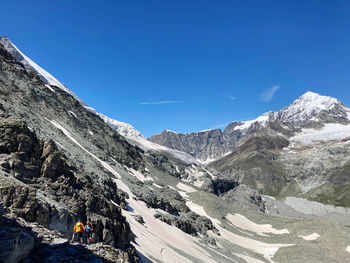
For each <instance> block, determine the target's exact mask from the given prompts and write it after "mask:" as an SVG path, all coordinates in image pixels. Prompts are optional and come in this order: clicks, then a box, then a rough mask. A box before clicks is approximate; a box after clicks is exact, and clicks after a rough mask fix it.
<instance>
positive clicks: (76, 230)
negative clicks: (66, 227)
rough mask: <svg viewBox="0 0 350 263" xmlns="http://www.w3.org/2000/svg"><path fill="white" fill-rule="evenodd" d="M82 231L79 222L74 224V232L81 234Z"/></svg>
mask: <svg viewBox="0 0 350 263" xmlns="http://www.w3.org/2000/svg"><path fill="white" fill-rule="evenodd" d="M82 231H83V229H82V227H81V223H80V222H78V223H76V224H75V232H82Z"/></svg>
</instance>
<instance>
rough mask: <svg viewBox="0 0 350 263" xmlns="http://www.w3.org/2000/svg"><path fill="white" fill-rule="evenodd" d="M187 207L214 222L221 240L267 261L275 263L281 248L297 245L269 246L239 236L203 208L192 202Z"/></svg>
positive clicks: (187, 203)
mask: <svg viewBox="0 0 350 263" xmlns="http://www.w3.org/2000/svg"><path fill="white" fill-rule="evenodd" d="M186 205H187V206H188V207H189V208H190V209H191V210H192V211H194V212H196V213H197V214H199V215H201V216H205V217H207V218H209V219H210V220H211V221H212V222H213V224H214V226H215V227H216V228H217V229H218V230H219V232H220V236H219V238H220V239H224V240H226V241H228V242H230V243H232V244H235V245H238V246H240V247H243V248H246V249H248V250H250V251H253V252H255V253H258V254H261V255H263V257H264V258H265V259H267V260H268V261H270V262H271V263H273V261H272V258H273V257H274V255H275V254H276V252H277V251H278V249H279V248H281V247H289V246H294V245H295V244H269V243H264V242H261V241H257V240H254V239H251V238H247V237H243V236H240V235H237V234H235V233H232V232H229V231H228V230H227V229H225V228H223V227H221V225H220V221H219V220H217V219H215V218H212V217H210V216H208V214H207V213H206V212H205V210H204V208H203V207H202V206H200V205H197V204H195V203H192V202H190V201H188V202H186Z"/></svg>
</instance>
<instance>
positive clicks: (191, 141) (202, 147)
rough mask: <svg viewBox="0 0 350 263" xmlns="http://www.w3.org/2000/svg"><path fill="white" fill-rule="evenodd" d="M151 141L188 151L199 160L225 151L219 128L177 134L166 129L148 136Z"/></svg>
mask: <svg viewBox="0 0 350 263" xmlns="http://www.w3.org/2000/svg"><path fill="white" fill-rule="evenodd" d="M149 140H150V141H151V142H154V143H157V144H160V145H163V146H166V147H168V148H171V149H175V150H179V151H183V152H186V153H189V154H190V155H192V156H193V157H195V158H197V159H201V160H207V159H213V158H217V157H218V156H222V155H223V154H225V153H226V151H225V148H224V140H223V136H222V132H221V130H220V129H216V130H207V131H202V132H195V133H188V134H179V133H174V132H172V131H169V130H166V131H163V132H162V133H161V134H158V135H153V136H152V137H150V138H149Z"/></svg>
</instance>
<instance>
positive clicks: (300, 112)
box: [274, 91, 343, 122]
mask: <svg viewBox="0 0 350 263" xmlns="http://www.w3.org/2000/svg"><path fill="white" fill-rule="evenodd" d="M342 105H343V104H342V103H341V102H340V101H339V100H337V99H335V98H332V97H330V96H323V95H320V94H318V93H315V92H312V91H308V92H306V93H305V94H303V95H302V96H300V97H299V98H297V99H296V100H295V101H293V102H292V104H290V105H289V106H287V107H285V108H284V109H282V110H280V111H278V112H276V113H275V114H274V119H279V120H280V121H283V122H304V121H307V120H310V119H312V118H314V117H315V116H316V115H317V114H318V113H319V112H321V111H323V110H325V111H330V110H332V109H334V108H335V107H336V106H342Z"/></svg>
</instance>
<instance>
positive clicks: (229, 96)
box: [226, 95, 236, 100]
mask: <svg viewBox="0 0 350 263" xmlns="http://www.w3.org/2000/svg"><path fill="white" fill-rule="evenodd" d="M226 97H227V98H229V99H230V100H235V99H236V97H233V96H231V95H226Z"/></svg>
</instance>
